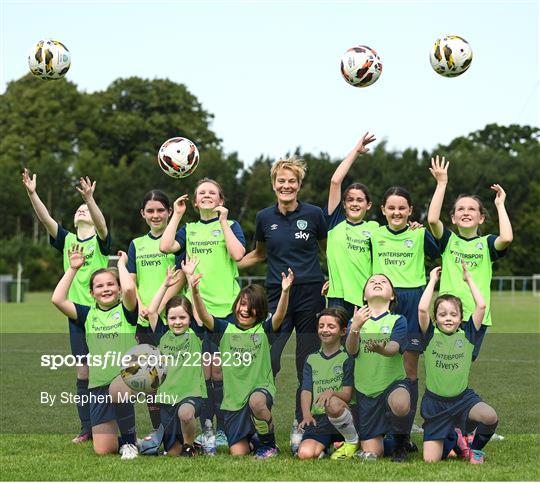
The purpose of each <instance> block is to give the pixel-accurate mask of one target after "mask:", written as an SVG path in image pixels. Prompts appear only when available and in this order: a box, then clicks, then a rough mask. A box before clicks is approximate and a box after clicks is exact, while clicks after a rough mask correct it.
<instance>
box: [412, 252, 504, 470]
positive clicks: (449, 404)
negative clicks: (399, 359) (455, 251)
mask: <svg viewBox="0 0 540 483" xmlns="http://www.w3.org/2000/svg"><path fill="white" fill-rule="evenodd" d="M440 274H441V268H440V267H437V268H435V269H433V270H432V271H431V274H430V279H429V283H428V285H427V287H426V289H425V291H424V294H423V295H422V298H421V299H420V304H419V305H418V318H419V320H420V328H421V329H422V333H423V334H424V335H425V337H426V350H425V352H424V362H425V365H426V392H425V394H424V397H423V398H422V406H421V414H422V417H423V418H424V461H429V462H433V461H439V460H441V459H443V458H446V456H447V455H448V452H449V451H450V450H451V449H455V451H456V452H457V453H458V454H459V455H460V456H461V457H462V458H465V459H467V460H469V461H470V462H471V463H472V464H479V463H483V462H484V452H483V451H482V449H483V448H484V446H485V445H486V444H487V443H488V441H489V440H490V438H491V436H493V434H494V433H495V429H496V428H497V423H498V418H497V413H496V412H495V410H494V409H493V408H492V407H491V406H488V405H487V404H486V403H485V402H483V401H482V399H481V398H480V396H478V394H476V393H475V392H474V391H473V390H472V389H470V388H469V387H468V384H469V372H470V370H471V365H472V353H473V350H474V347H475V344H476V338H477V337H478V334H479V333H480V328H481V327H482V321H483V320H484V315H485V312H486V303H485V302H484V298H483V297H482V294H481V293H480V290H479V289H478V287H477V286H476V284H475V283H474V281H473V278H472V275H471V274H470V273H469V271H468V269H467V265H466V263H465V262H463V263H462V278H463V282H464V283H465V284H466V285H467V286H468V287H469V292H470V296H471V297H472V299H473V300H474V304H475V306H474V310H473V313H472V314H471V315H470V316H469V318H468V319H467V320H466V321H464V320H463V306H462V303H461V300H460V299H459V298H458V297H456V296H454V295H450V294H443V295H439V297H437V299H436V300H435V303H434V308H433V320H434V321H435V323H434V324H432V323H430V319H429V306H430V304H431V299H432V298H433V292H434V290H435V285H436V283H437V281H438V280H439V277H440ZM455 428H456V429H455ZM474 430H476V434H475V436H474V440H473V441H472V443H471V444H470V446H469V442H468V440H467V438H465V437H464V436H463V434H464V433H467V434H469V433H472V432H473V431H474ZM449 443H457V444H456V446H455V448H452V446H453V445H452V444H449Z"/></svg>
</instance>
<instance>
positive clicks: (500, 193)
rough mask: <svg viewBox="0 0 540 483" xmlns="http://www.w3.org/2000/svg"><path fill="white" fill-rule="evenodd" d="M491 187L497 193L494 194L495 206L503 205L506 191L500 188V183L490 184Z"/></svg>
mask: <svg viewBox="0 0 540 483" xmlns="http://www.w3.org/2000/svg"><path fill="white" fill-rule="evenodd" d="M491 189H492V190H493V191H495V193H497V194H496V195H495V206H496V207H499V206H504V202H505V201H506V193H505V191H504V190H503V189H502V186H501V185H500V184H492V185H491Z"/></svg>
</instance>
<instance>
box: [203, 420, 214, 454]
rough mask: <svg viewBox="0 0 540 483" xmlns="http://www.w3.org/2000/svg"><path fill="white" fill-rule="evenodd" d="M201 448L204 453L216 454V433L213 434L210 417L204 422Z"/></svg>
mask: <svg viewBox="0 0 540 483" xmlns="http://www.w3.org/2000/svg"><path fill="white" fill-rule="evenodd" d="M203 448H204V452H205V454H207V455H208V456H215V455H216V435H215V434H214V429H213V428H212V421H210V419H207V420H206V421H205V422H204V431H203Z"/></svg>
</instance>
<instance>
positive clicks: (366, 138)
mask: <svg viewBox="0 0 540 483" xmlns="http://www.w3.org/2000/svg"><path fill="white" fill-rule="evenodd" d="M376 140H377V138H376V137H375V135H374V134H369V132H367V133H365V134H364V135H363V136H362V137H361V138H360V141H358V143H356V146H355V147H354V150H355V151H356V154H364V153H367V152H368V151H369V148H366V146H367V145H368V144H370V143H372V142H373V141H376Z"/></svg>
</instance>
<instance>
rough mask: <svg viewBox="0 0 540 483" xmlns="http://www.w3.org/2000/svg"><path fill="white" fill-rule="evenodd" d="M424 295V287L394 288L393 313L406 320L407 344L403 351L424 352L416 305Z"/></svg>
mask: <svg viewBox="0 0 540 483" xmlns="http://www.w3.org/2000/svg"><path fill="white" fill-rule="evenodd" d="M423 293H424V287H417V288H396V295H397V300H398V303H397V306H396V308H395V309H394V311H393V313H395V314H399V315H403V316H404V317H405V318H406V319H407V344H406V345H405V347H404V348H403V350H404V351H412V352H424V349H425V347H424V336H423V335H422V331H421V330H420V323H419V320H418V304H419V303H420V298H421V297H422V294H423Z"/></svg>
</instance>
